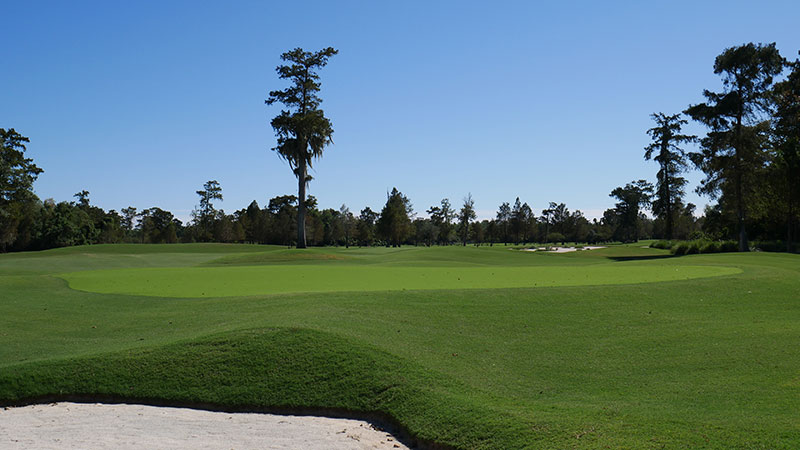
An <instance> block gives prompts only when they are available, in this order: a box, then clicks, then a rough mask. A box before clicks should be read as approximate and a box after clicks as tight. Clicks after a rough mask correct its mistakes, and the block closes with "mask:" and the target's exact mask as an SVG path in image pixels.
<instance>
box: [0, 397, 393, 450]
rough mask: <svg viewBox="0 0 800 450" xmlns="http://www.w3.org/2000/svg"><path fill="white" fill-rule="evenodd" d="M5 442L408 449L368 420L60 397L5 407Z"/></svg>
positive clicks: (0, 437) (0, 417)
mask: <svg viewBox="0 0 800 450" xmlns="http://www.w3.org/2000/svg"><path fill="white" fill-rule="evenodd" d="M0 423H1V424H2V425H3V426H2V427H0V448H47V449H50V448H53V449H55V448H58V449H85V448H116V449H130V448H141V449H150V448H158V449H184V448H193V449H223V448H224V449H232V448H235V449H256V448H258V449H264V448H267V449H300V448H302V449H319V450H327V449H398V448H399V449H407V448H408V447H406V446H405V445H403V444H401V443H399V442H398V441H397V439H396V438H394V437H393V436H392V435H391V434H388V433H386V432H384V431H380V430H378V429H376V428H375V427H373V426H372V425H371V424H370V423H368V422H364V421H361V420H351V419H332V418H329V417H313V416H279V415H273V414H258V413H221V412H211V411H201V410H196V409H188V408H163V407H155V406H143V405H122V404H115V405H106V404H96V403H95V404H81V403H53V404H48V405H33V406H25V407H21V408H8V409H5V410H0Z"/></svg>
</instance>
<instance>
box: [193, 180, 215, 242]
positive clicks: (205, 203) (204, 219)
mask: <svg viewBox="0 0 800 450" xmlns="http://www.w3.org/2000/svg"><path fill="white" fill-rule="evenodd" d="M196 192H197V195H199V196H200V207H199V208H198V209H196V210H195V211H192V215H193V216H194V218H195V224H196V225H198V226H199V227H200V230H201V233H202V234H201V236H202V237H201V240H210V239H211V238H212V236H213V227H214V221H215V220H216V219H217V210H216V209H214V200H222V187H220V185H219V182H217V180H210V181H207V182H206V183H205V184H204V185H203V190H201V191H196Z"/></svg>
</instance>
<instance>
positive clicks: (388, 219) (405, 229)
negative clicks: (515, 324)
mask: <svg viewBox="0 0 800 450" xmlns="http://www.w3.org/2000/svg"><path fill="white" fill-rule="evenodd" d="M412 213H413V210H412V208H411V202H410V201H409V200H408V198H407V197H406V196H405V195H403V194H402V193H401V192H400V191H398V190H397V188H393V189H392V192H391V193H389V194H388V195H387V199H386V205H384V207H383V209H382V210H381V215H380V218H379V219H378V222H377V224H376V225H377V229H378V233H379V234H380V235H381V237H382V238H383V239H384V241H385V242H386V245H387V246H388V245H392V246H394V247H399V246H400V245H401V244H402V243H403V242H404V241H405V240H406V239H407V238H408V236H409V235H410V234H411V231H412V230H411V217H410V216H411V215H412Z"/></svg>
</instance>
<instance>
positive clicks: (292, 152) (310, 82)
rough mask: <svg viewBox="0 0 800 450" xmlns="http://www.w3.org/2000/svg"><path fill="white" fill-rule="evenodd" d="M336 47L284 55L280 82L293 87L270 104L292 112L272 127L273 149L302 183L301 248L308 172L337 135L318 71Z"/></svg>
mask: <svg viewBox="0 0 800 450" xmlns="http://www.w3.org/2000/svg"><path fill="white" fill-rule="evenodd" d="M337 53H338V51H337V50H335V49H333V48H332V47H328V48H325V49H322V50H320V51H318V52H307V51H304V50H303V49H301V48H296V49H294V50H292V51H289V52H286V53H283V54H282V55H281V60H283V61H287V62H288V63H289V64H288V65H281V66H278V67H277V69H276V70H277V72H278V78H280V79H282V80H289V81H290V83H291V86H289V87H288V88H286V89H283V90H281V91H271V92H270V93H269V98H267V100H266V103H267V104H268V105H272V104H273V103H275V102H279V103H282V104H283V105H284V106H286V107H287V108H288V110H281V113H280V114H278V115H277V116H276V117H275V118H274V119H272V122H271V125H272V128H273V129H274V130H275V134H276V135H277V138H278V145H277V146H276V147H275V148H273V150H274V151H275V152H277V153H278V155H279V156H280V157H281V158H283V159H284V160H286V162H288V163H289V167H290V168H291V169H292V171H293V172H294V175H295V176H296V177H297V180H298V208H297V247H298V248H305V247H306V230H305V214H306V186H307V185H308V183H309V182H310V181H311V177H310V176H309V175H308V169H309V168H311V167H312V163H313V161H314V159H316V158H319V157H321V156H322V151H323V149H324V148H325V146H327V145H328V144H329V143H331V142H332V141H331V136H332V135H333V126H332V125H331V122H330V120H328V118H327V117H325V114H324V112H323V110H322V109H320V108H319V105H320V104H321V103H322V99H320V98H319V96H318V95H317V93H318V92H319V91H320V86H321V85H320V81H319V75H318V74H317V70H318V69H320V68H322V67H325V65H327V64H328V59H329V58H330V57H331V56H333V55H335V54H337Z"/></svg>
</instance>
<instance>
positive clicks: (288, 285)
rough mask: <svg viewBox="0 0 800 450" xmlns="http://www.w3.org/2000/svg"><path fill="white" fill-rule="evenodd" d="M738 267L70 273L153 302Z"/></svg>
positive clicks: (578, 281) (651, 278)
mask: <svg viewBox="0 0 800 450" xmlns="http://www.w3.org/2000/svg"><path fill="white" fill-rule="evenodd" d="M740 272H741V270H740V269H738V268H734V267H720V266H690V265H650V264H648V265H632V264H603V265H592V266H583V267H563V266H561V267H547V266H545V267H541V266H540V267H373V266H366V267H355V266H330V265H281V266H242V267H180V268H152V269H151V268H145V269H118V270H97V271H83V272H72V273H66V274H62V275H60V277H61V278H63V279H65V280H66V281H67V282H68V283H69V286H70V287H71V288H72V289H76V290H81V291H88V292H97V293H104V294H111V293H114V294H131V295H145V296H156V297H182V298H195V297H238V296H248V295H265V294H282V293H292V292H337V291H385V290H417V289H421V290H427V289H495V288H519V287H553V286H589V285H609V284H634V283H650V282H659V281H675V280H687V279H693V278H705V277H713V276H721V275H732V274H736V273H740Z"/></svg>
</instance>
